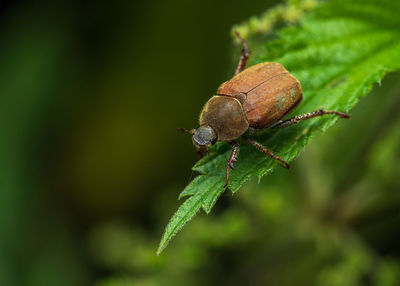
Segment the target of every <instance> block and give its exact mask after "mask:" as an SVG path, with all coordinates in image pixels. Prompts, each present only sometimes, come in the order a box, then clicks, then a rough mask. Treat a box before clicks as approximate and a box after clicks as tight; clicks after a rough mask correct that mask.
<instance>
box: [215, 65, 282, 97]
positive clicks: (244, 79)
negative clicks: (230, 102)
mask: <svg viewBox="0 0 400 286" xmlns="http://www.w3.org/2000/svg"><path fill="white" fill-rule="evenodd" d="M282 73H288V71H287V70H286V69H285V68H284V67H283V66H282V65H281V64H279V63H270V62H266V63H261V64H257V65H254V66H251V67H249V68H247V69H245V70H244V71H242V72H241V73H239V74H237V75H235V76H234V77H233V78H232V79H230V80H228V81H226V82H224V83H223V84H221V85H220V86H219V88H218V90H217V94H220V95H236V94H239V93H248V92H249V91H250V90H252V89H254V88H255V87H257V86H259V85H260V84H262V83H263V82H265V81H267V80H269V79H271V78H273V77H275V76H277V75H280V74H282Z"/></svg>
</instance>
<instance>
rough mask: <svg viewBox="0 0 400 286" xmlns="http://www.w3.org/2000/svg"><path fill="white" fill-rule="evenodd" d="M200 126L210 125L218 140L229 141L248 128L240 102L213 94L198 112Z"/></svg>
mask: <svg viewBox="0 0 400 286" xmlns="http://www.w3.org/2000/svg"><path fill="white" fill-rule="evenodd" d="M199 121H200V126H202V125H208V126H210V127H211V128H212V129H213V130H214V131H215V133H216V134H217V136H218V140H219V141H231V140H235V139H237V138H238V137H240V136H241V135H242V134H243V133H244V132H246V131H247V129H248V128H249V123H248V121H247V119H246V114H245V112H244V109H243V106H242V104H241V103H240V102H239V100H237V99H236V98H233V97H228V96H218V95H217V96H213V97H212V98H210V100H209V101H207V103H206V104H205V106H204V107H203V110H202V111H201V113H200V119H199Z"/></svg>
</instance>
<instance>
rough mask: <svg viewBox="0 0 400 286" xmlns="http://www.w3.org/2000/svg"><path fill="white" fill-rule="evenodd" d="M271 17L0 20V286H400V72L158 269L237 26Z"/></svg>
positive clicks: (32, 13) (9, 13)
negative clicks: (194, 139)
mask: <svg viewBox="0 0 400 286" xmlns="http://www.w3.org/2000/svg"><path fill="white" fill-rule="evenodd" d="M277 2H278V1H258V0H257V1H250V2H249V1H248V2H246V3H244V2H243V1H239V0H230V1H224V2H222V1H220V2H216V1H209V0H206V1H200V2H199V1H197V2H190V1H182V0H174V1H161V0H156V1H140V2H137V1H113V2H110V3H106V2H102V1H62V0H61V1H56V2H50V1H35V2H34V3H33V2H29V1H12V2H3V4H2V5H1V6H0V8H1V10H0V11H1V12H0V13H1V14H0V34H1V40H2V41H1V45H0V59H1V68H0V73H1V74H0V108H1V109H0V131H1V136H0V155H1V160H0V188H1V189H0V285H93V284H97V285H145V286H146V285H321V286H322V285H323V286H325V285H327V286H330V285H332V286H333V285H335V286H336V285H337V286H340V285H351V286H353V285H380V286H391V285H400V244H399V239H400V231H399V227H398V226H399V225H400V182H399V180H398V176H399V175H400V166H399V159H400V151H399V150H400V128H399V126H400V114H399V112H398V107H399V106H400V81H399V78H400V73H393V74H390V75H389V76H388V77H387V78H386V79H385V80H384V81H383V83H382V86H378V85H377V86H376V87H375V89H374V91H373V92H372V94H370V95H369V96H368V97H366V98H364V99H362V100H361V101H360V103H359V104H358V106H357V107H356V108H355V109H354V111H353V113H352V115H353V117H352V119H351V120H350V121H340V122H339V123H338V124H337V125H336V126H335V127H334V128H332V129H330V130H329V131H328V132H327V133H325V134H319V136H317V137H316V138H314V140H313V142H312V143H311V144H310V145H309V146H308V147H307V148H306V150H304V152H302V153H301V155H300V156H299V158H298V159H297V160H296V162H294V164H293V168H292V169H291V171H290V172H287V171H286V170H277V171H276V172H275V173H273V174H272V175H269V176H267V177H265V178H264V179H263V180H262V181H261V182H260V183H259V182H258V181H257V180H254V181H251V182H249V183H247V184H246V185H245V187H244V188H243V189H242V190H241V191H240V192H239V193H238V194H237V195H235V196H234V197H232V195H231V194H230V193H228V192H226V193H225V194H223V196H222V198H221V199H220V200H219V202H218V203H217V205H216V207H215V208H214V209H213V211H212V213H211V214H210V215H209V216H206V215H205V214H200V215H198V216H197V217H196V218H195V219H194V220H193V221H192V222H191V223H190V224H189V225H188V226H186V227H185V229H184V230H183V231H182V232H181V233H180V234H179V235H178V236H177V237H176V238H175V239H174V240H173V241H172V242H171V244H170V246H169V247H168V248H167V249H166V251H165V252H164V253H163V254H162V255H161V256H160V257H156V256H155V251H156V248H157V246H158V241H159V239H160V237H161V234H162V231H163V229H164V227H165V225H166V223H167V222H168V219H169V217H170V216H171V215H172V213H173V212H174V211H175V210H176V208H177V207H178V205H179V202H178V201H177V200H176V199H177V196H178V194H179V192H180V191H181V190H182V189H183V188H184V186H185V185H186V184H187V183H188V182H189V181H190V179H191V178H193V176H194V175H195V174H192V172H191V169H190V168H191V166H192V165H193V162H194V161H195V159H196V152H195V150H194V148H193V146H192V144H191V140H190V137H189V136H187V135H185V134H181V133H178V132H177V131H176V128H177V127H184V128H192V127H195V126H196V124H197V116H198V113H199V111H200V108H201V106H202V105H203V104H204V102H205V101H206V100H207V99H208V98H209V97H210V96H211V95H212V94H213V93H214V92H215V90H216V88H217V87H218V85H219V84H220V83H221V82H223V81H225V80H226V79H228V78H229V77H230V76H231V75H232V73H233V70H234V63H233V61H232V58H234V57H235V56H237V53H238V49H239V48H238V47H234V46H233V45H232V42H231V38H230V28H231V26H232V25H233V24H237V23H240V22H241V21H244V20H247V19H248V18H249V17H251V16H252V15H258V14H260V13H262V12H263V11H265V10H266V9H267V8H268V7H271V6H272V5H274V4H276V3H277Z"/></svg>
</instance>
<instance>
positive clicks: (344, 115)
mask: <svg viewBox="0 0 400 286" xmlns="http://www.w3.org/2000/svg"><path fill="white" fill-rule="evenodd" d="M325 114H334V115H337V116H340V117H342V118H350V114H347V113H344V112H340V111H332V110H323V109H319V110H317V111H313V112H309V113H305V114H301V115H297V116H295V117H292V118H289V119H287V120H279V121H278V122H276V123H275V124H273V125H272V126H271V127H279V128H283V127H287V126H290V125H293V124H296V123H297V122H299V121H303V120H307V119H310V118H313V117H317V116H323V115H325Z"/></svg>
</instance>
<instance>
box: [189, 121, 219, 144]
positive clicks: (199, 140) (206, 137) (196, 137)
mask: <svg viewBox="0 0 400 286" xmlns="http://www.w3.org/2000/svg"><path fill="white" fill-rule="evenodd" d="M216 138H217V136H216V135H215V132H214V130H213V129H212V128H211V127H210V126H207V125H205V126H200V127H199V128H197V129H196V131H195V132H194V134H193V141H194V143H196V144H197V145H200V146H204V145H210V144H211V145H212V144H214V143H215V141H216Z"/></svg>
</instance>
